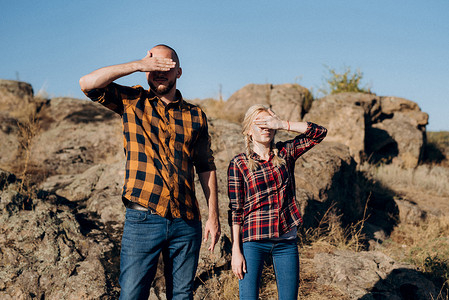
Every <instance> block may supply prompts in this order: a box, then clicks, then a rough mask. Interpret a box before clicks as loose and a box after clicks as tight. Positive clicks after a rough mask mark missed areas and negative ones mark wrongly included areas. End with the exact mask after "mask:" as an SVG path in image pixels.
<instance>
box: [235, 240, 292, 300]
mask: <svg viewBox="0 0 449 300" xmlns="http://www.w3.org/2000/svg"><path fill="white" fill-rule="evenodd" d="M243 256H244V257H245V261H246V273H245V275H244V277H243V279H242V280H239V293H240V299H242V300H243V299H245V300H249V299H251V300H257V299H259V288H260V279H261V275H262V269H263V265H264V261H265V258H266V257H267V256H272V258H273V268H274V273H275V275H276V284H277V288H278V297H279V300H291V299H298V287H299V255H298V246H297V244H296V240H285V241H276V242H273V241H256V242H245V243H243Z"/></svg>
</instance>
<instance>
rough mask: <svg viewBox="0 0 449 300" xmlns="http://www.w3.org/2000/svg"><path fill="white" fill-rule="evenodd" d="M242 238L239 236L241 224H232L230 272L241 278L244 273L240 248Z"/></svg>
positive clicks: (244, 268) (244, 266)
mask: <svg viewBox="0 0 449 300" xmlns="http://www.w3.org/2000/svg"><path fill="white" fill-rule="evenodd" d="M241 244H242V238H241V226H240V225H232V259H231V266H232V272H234V274H235V275H236V276H237V278H238V279H239V280H240V279H243V276H245V273H246V261H245V257H244V256H243V253H242V249H241Z"/></svg>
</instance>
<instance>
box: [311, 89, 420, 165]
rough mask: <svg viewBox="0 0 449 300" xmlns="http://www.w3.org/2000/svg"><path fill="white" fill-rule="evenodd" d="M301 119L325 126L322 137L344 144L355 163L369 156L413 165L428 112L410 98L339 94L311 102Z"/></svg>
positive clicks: (416, 161) (417, 157) (417, 158)
mask: <svg viewBox="0 0 449 300" xmlns="http://www.w3.org/2000/svg"><path fill="white" fill-rule="evenodd" d="M304 120H305V121H312V122H315V123H318V124H320V125H323V126H325V127H326V128H327V129H328V130H329V132H328V135H327V137H326V140H327V141H334V142H339V143H343V144H345V145H347V146H348V147H349V149H350V152H351V155H352V156H353V157H354V159H355V161H356V162H357V163H360V162H362V161H364V160H367V159H370V160H371V161H379V160H384V161H393V162H394V163H397V164H400V165H403V166H405V167H416V166H417V165H418V163H419V162H420V159H421V157H422V153H423V150H424V145H425V126H426V124H427V121H428V115H427V114H426V113H423V112H421V110H420V109H419V106H418V105H417V104H416V103H415V102H413V101H410V100H406V99H402V98H397V97H380V96H376V95H373V94H365V93H340V94H333V95H328V96H326V97H324V98H321V99H319V100H316V101H314V102H313V105H312V108H311V109H310V111H309V112H308V113H307V114H306V115H305V116H304Z"/></svg>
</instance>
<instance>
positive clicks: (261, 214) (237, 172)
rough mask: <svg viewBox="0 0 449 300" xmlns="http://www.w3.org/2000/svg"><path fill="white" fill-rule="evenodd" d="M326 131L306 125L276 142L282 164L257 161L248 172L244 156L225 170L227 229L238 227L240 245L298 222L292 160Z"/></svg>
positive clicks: (270, 235)
mask: <svg viewBox="0 0 449 300" xmlns="http://www.w3.org/2000/svg"><path fill="white" fill-rule="evenodd" d="M326 134H327V129H326V128H324V127H321V126H319V125H316V124H313V123H310V122H308V127H307V131H306V132H305V133H304V134H301V135H298V136H297V137H295V138H294V139H292V140H289V141H286V142H279V143H276V148H277V149H279V156H280V157H282V158H284V159H285V162H286V164H284V165H281V166H280V167H275V166H274V165H273V164H272V163H271V160H272V158H273V155H271V157H270V159H269V160H268V161H264V160H261V159H260V157H259V156H258V155H257V154H256V153H252V158H254V159H256V160H258V162H259V167H258V169H257V170H255V171H253V172H251V171H250V170H249V169H248V161H249V160H248V157H247V155H246V154H245V153H241V154H238V155H237V156H235V157H234V158H233V159H232V160H231V162H230V164H229V168H228V196H229V200H230V203H229V208H230V211H231V218H230V222H231V224H230V225H231V226H232V225H240V226H242V240H243V242H248V241H256V240H262V239H270V238H277V237H279V236H281V235H282V234H284V233H286V232H288V231H289V230H290V229H291V228H293V226H298V225H299V224H300V223H302V219H301V216H300V214H299V210H298V207H297V205H296V196H295V177H294V170H295V161H296V160H297V159H298V157H300V156H301V155H302V154H304V153H305V152H306V151H308V150H309V149H310V148H312V147H313V146H315V145H316V144H318V143H320V142H321V141H322V140H323V139H324V137H325V136H326Z"/></svg>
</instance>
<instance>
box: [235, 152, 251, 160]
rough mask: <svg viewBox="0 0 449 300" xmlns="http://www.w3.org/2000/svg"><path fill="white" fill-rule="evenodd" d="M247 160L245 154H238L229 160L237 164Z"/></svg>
mask: <svg viewBox="0 0 449 300" xmlns="http://www.w3.org/2000/svg"><path fill="white" fill-rule="evenodd" d="M247 159H248V157H247V155H246V153H244V152H242V153H239V154H237V155H236V156H234V157H233V158H232V159H231V162H239V161H243V160H247Z"/></svg>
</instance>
